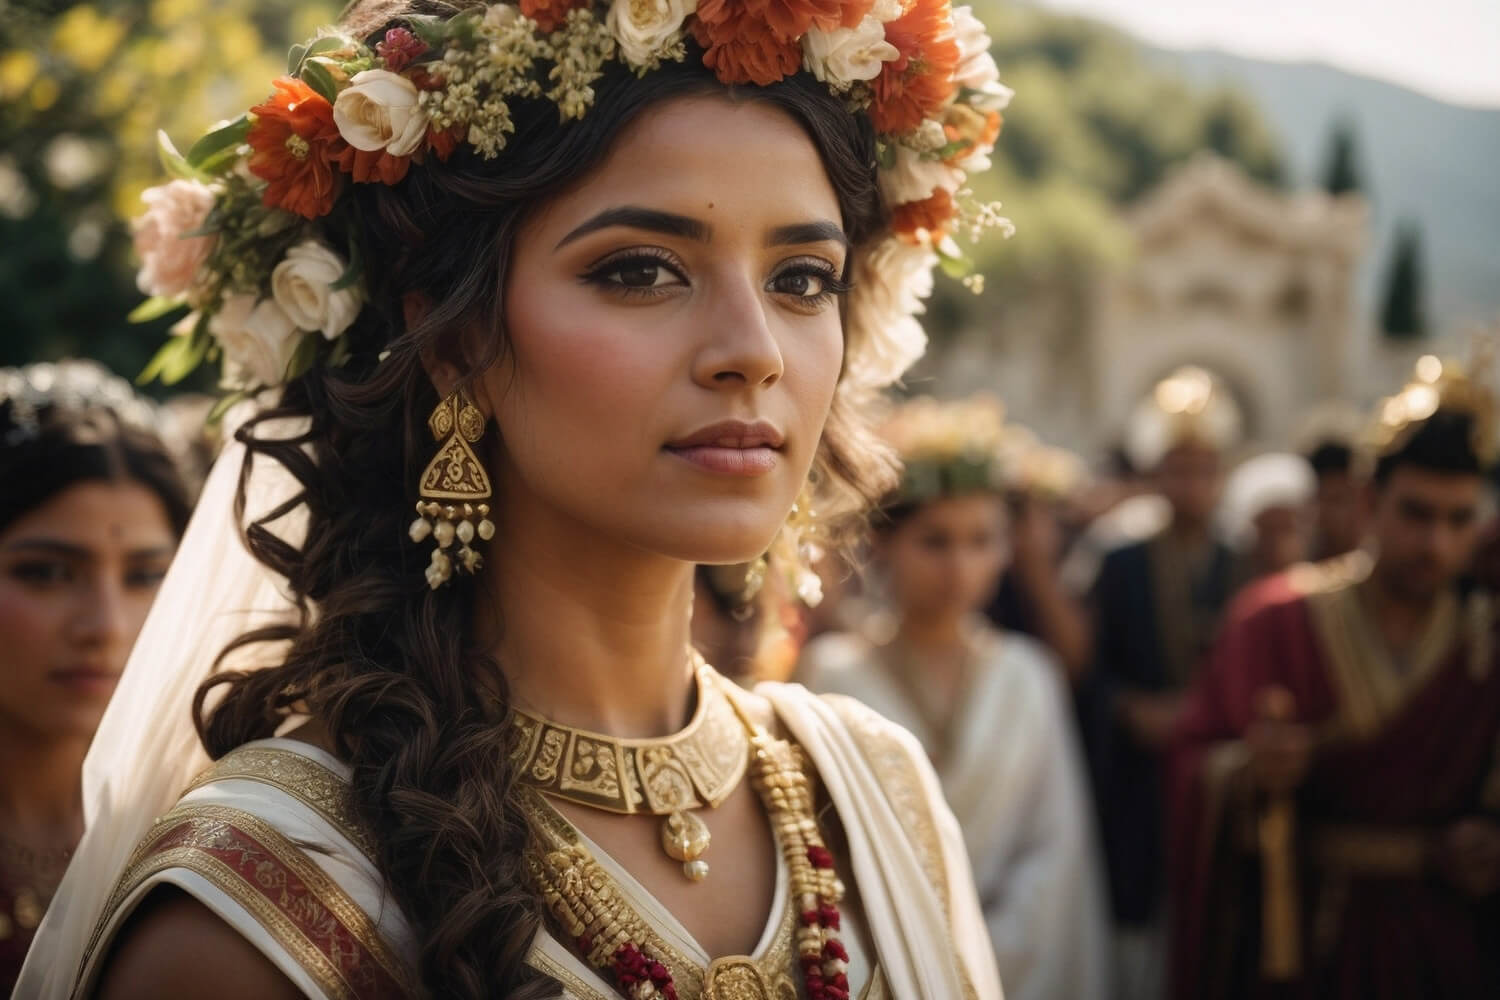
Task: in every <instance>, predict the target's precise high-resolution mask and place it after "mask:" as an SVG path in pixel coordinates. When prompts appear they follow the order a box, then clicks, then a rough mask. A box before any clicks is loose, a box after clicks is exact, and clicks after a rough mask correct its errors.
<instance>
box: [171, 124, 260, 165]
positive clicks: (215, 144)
mask: <svg viewBox="0 0 1500 1000" xmlns="http://www.w3.org/2000/svg"><path fill="white" fill-rule="evenodd" d="M249 134H250V116H249V115H240V116H239V117H238V118H236V119H235V120H234V121H232V122H230V123H229V124H228V125H225V126H224V127H223V128H217V129H214V130H213V131H212V132H210V133H208V134H207V135H205V136H204V137H203V138H201V139H199V140H198V141H197V142H195V143H193V148H192V149H189V150H188V153H187V162H188V166H190V167H193V168H195V169H198V170H201V169H203V166H204V164H205V163H206V162H207V161H208V160H209V159H210V158H212V157H213V156H214V155H215V154H216V153H221V152H223V151H224V150H226V149H230V150H232V149H234V148H235V147H236V146H238V145H239V144H240V143H242V142H244V141H245V136H247V135H249Z"/></svg>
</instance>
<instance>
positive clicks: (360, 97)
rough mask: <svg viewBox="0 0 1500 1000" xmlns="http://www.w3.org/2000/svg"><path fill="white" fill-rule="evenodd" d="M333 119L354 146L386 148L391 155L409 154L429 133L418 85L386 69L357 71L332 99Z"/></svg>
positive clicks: (371, 150)
mask: <svg viewBox="0 0 1500 1000" xmlns="http://www.w3.org/2000/svg"><path fill="white" fill-rule="evenodd" d="M333 121H334V124H335V125H337V126H338V127H339V135H341V136H343V137H344V141H345V142H347V143H348V144H349V145H351V146H353V147H354V148H355V149H363V150H365V151H367V152H373V151H375V150H378V149H383V150H385V151H386V152H387V153H389V154H391V155H392V156H410V155H411V154H412V153H414V152H415V151H416V149H417V147H418V146H419V145H421V143H422V140H423V138H425V137H426V135H427V112H425V111H423V110H422V108H421V107H420V106H419V105H418V103H417V85H416V84H414V83H412V82H411V81H410V80H408V79H407V78H406V77H404V76H402V75H401V74H399V73H392V72H391V71H390V70H385V69H367V70H365V71H364V72H362V73H356V74H354V76H353V78H352V79H350V81H349V86H348V87H345V88H344V89H343V90H342V91H340V92H339V96H338V99H337V100H335V101H334V102H333Z"/></svg>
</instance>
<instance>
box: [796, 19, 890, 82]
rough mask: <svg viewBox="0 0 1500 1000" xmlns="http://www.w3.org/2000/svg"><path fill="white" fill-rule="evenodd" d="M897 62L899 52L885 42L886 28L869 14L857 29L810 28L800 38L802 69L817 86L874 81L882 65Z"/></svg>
mask: <svg viewBox="0 0 1500 1000" xmlns="http://www.w3.org/2000/svg"><path fill="white" fill-rule="evenodd" d="M899 58H901V51H900V50H899V49H897V48H896V46H894V45H892V44H891V43H890V42H888V41H886V40H885V26H884V25H883V24H881V23H880V21H879V20H877V19H876V18H874V17H871V16H870V15H868V14H867V15H865V17H864V20H862V21H860V22H859V24H858V25H857V26H856V27H853V28H835V29H834V30H832V31H821V30H819V29H817V28H811V29H809V30H808V32H807V34H806V35H804V36H803V37H802V65H803V66H805V67H807V71H808V72H809V73H811V74H812V75H813V76H815V77H817V78H818V80H819V81H820V82H822V83H829V84H832V85H833V86H835V87H840V88H847V87H848V86H849V85H850V84H852V83H854V82H855V81H857V80H873V79H875V78H876V77H877V76H879V75H880V67H881V66H882V65H883V64H884V63H888V62H891V61H892V60H895V59H899Z"/></svg>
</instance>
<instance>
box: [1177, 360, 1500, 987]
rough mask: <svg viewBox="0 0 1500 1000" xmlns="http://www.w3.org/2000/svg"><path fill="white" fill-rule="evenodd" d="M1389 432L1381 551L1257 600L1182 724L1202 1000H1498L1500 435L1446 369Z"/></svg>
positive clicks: (1183, 895) (1186, 893)
mask: <svg viewBox="0 0 1500 1000" xmlns="http://www.w3.org/2000/svg"><path fill="white" fill-rule="evenodd" d="M1378 426H1379V429H1380V431H1381V432H1383V433H1381V434H1380V435H1379V436H1378V440H1379V441H1380V444H1379V446H1378V447H1377V449H1376V452H1375V459H1376V462H1375V466H1374V471H1373V475H1372V481H1371V483H1370V485H1369V487H1368V505H1369V509H1370V515H1371V519H1370V528H1371V533H1372V536H1373V540H1374V542H1375V543H1376V546H1377V548H1376V549H1375V551H1376V552H1378V555H1375V556H1373V557H1371V556H1368V555H1365V554H1364V553H1362V552H1356V553H1353V554H1351V555H1348V556H1345V557H1342V558H1341V559H1339V560H1334V561H1331V562H1328V563H1323V564H1319V565H1316V566H1304V567H1299V568H1297V569H1294V570H1292V571H1289V572H1287V573H1285V574H1282V575H1279V576H1276V577H1272V578H1270V579H1268V580H1266V581H1264V582H1262V583H1260V584H1258V585H1256V586H1254V587H1252V588H1250V589H1249V590H1248V591H1247V592H1246V593H1245V594H1243V595H1242V596H1241V597H1240V598H1239V599H1238V600H1237V601H1236V603H1235V605H1234V606H1233V607H1232V608H1231V611H1230V613H1229V616H1228V619H1227V622H1226V626H1225V631H1224V633H1223V635H1222V636H1221V638H1220V640H1219V642H1218V644H1217V646H1216V648H1215V652H1214V654H1213V657H1212V659H1211V662H1210V665H1209V667H1208V668H1207V670H1206V671H1205V673H1204V674H1203V675H1202V676H1201V678H1200V679H1199V682H1198V683H1197V684H1196V685H1195V688H1194V690H1193V692H1192V694H1191V695H1190V698H1189V702H1188V706H1187V708H1186V710H1185V713H1184V716H1183V719H1182V722H1181V724H1180V726H1179V728H1178V732H1177V742H1176V748H1175V751H1174V755H1173V762H1172V772H1171V799H1172V824H1171V825H1172V840H1171V850H1170V857H1171V864H1172V872H1171V876H1172V890H1173V907H1172V911H1171V912H1172V918H1173V919H1172V922H1173V931H1174V961H1173V995H1174V996H1176V997H1179V998H1183V1000H1187V998H1192V1000H1217V998H1231V997H1235V998H1240V997H1243V998H1258V997H1287V998H1293V997H1295V998H1298V1000H1300V998H1303V997H1306V998H1314V997H1316V998H1318V1000H1355V998H1358V1000H1387V998H1388V1000H1396V998H1402V1000H1406V998H1414V997H1421V998H1424V1000H1470V998H1479V997H1500V894H1497V889H1500V664H1497V663H1496V662H1495V661H1496V651H1497V649H1500V647H1497V646H1496V639H1497V638H1500V637H1497V636H1496V635H1495V631H1494V627H1493V625H1492V621H1491V614H1490V606H1491V594H1490V591H1489V588H1488V587H1484V586H1476V585H1475V584H1474V583H1473V581H1472V579H1469V578H1466V576H1465V572H1466V570H1468V569H1469V568H1471V566H1472V560H1473V557H1474V554H1475V548H1476V545H1477V542H1478V539H1479V523H1478V519H1479V516H1480V507H1481V503H1482V499H1483V494H1484V486H1485V483H1484V473H1485V472H1486V471H1487V469H1488V467H1489V466H1490V465H1491V463H1492V461H1493V458H1494V446H1493V435H1494V433H1495V429H1496V428H1495V426H1494V415H1493V413H1492V411H1491V404H1490V402H1489V398H1488V396H1487V394H1486V393H1484V392H1483V391H1482V389H1481V388H1480V387H1478V386H1477V385H1476V384H1475V383H1474V382H1472V381H1470V380H1469V379H1467V378H1466V377H1464V375H1463V374H1462V372H1461V371H1459V370H1457V369H1456V368H1454V367H1453V366H1442V365H1440V364H1439V363H1438V362H1437V360H1436V359H1432V358H1428V359H1424V360H1423V362H1422V363H1421V364H1420V365H1419V366H1418V377H1417V379H1415V380H1414V381H1413V382H1412V383H1411V384H1409V385H1408V386H1407V388H1406V389H1405V390H1403V392H1402V393H1401V394H1400V395H1399V396H1396V397H1393V398H1392V399H1391V400H1387V401H1386V403H1385V404H1384V406H1383V407H1382V408H1381V419H1380V421H1379V425H1378Z"/></svg>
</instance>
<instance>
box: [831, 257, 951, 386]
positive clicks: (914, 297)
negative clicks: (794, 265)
mask: <svg viewBox="0 0 1500 1000" xmlns="http://www.w3.org/2000/svg"><path fill="white" fill-rule="evenodd" d="M936 265H937V255H936V254H934V253H933V252H932V251H931V250H929V249H927V248H925V247H920V246H912V245H910V244H908V243H904V242H902V241H901V240H899V239H897V238H895V237H888V238H887V239H885V240H884V241H883V242H881V243H880V245H879V246H877V247H876V248H875V249H874V250H873V251H871V252H870V253H869V254H866V255H865V256H863V257H861V258H860V259H859V260H857V261H855V265H854V267H855V270H854V281H855V286H854V291H853V292H851V293H850V296H849V361H848V367H849V374H850V377H851V378H854V379H857V380H858V381H859V382H860V383H861V384H862V385H863V386H865V387H870V388H881V387H884V386H887V385H890V384H891V383H893V382H895V381H896V380H897V379H898V378H900V377H901V376H902V374H903V373H905V371H906V370H907V369H908V368H910V367H911V366H912V365H913V364H915V363H916V361H917V359H918V358H920V357H921V356H922V352H923V351H925V350H926V349H927V334H926V332H925V331H924V330H923V329H922V324H921V323H919V322H917V320H916V317H917V316H918V315H920V314H921V313H922V312H923V311H924V309H925V307H924V306H923V304H922V300H923V299H925V298H927V296H929V295H931V294H932V269H933V267H935V266H936Z"/></svg>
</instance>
